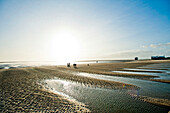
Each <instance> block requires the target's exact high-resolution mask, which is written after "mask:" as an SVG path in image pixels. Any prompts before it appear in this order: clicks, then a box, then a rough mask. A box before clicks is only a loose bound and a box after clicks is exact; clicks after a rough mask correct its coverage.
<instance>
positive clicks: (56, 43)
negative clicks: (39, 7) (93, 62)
mask: <svg viewBox="0 0 170 113" xmlns="http://www.w3.org/2000/svg"><path fill="white" fill-rule="evenodd" d="M79 50H80V46H79V42H78V38H77V37H76V36H75V35H73V33H71V32H68V31H60V32H57V33H56V34H55V35H54V36H53V38H52V40H51V48H50V56H51V58H52V60H56V61H59V62H62V63H65V62H70V61H74V60H77V57H79Z"/></svg>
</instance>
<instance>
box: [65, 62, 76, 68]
mask: <svg viewBox="0 0 170 113" xmlns="http://www.w3.org/2000/svg"><path fill="white" fill-rule="evenodd" d="M67 67H71V64H70V63H67ZM73 67H74V68H77V64H75V63H74V64H73Z"/></svg>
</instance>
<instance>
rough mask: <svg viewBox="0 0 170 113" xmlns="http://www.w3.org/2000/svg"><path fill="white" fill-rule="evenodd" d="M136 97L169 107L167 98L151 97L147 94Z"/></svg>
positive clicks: (169, 103) (169, 101)
mask: <svg viewBox="0 0 170 113" xmlns="http://www.w3.org/2000/svg"><path fill="white" fill-rule="evenodd" d="M138 99H139V100H142V101H144V102H148V103H152V104H156V105H161V106H165V107H170V100H168V99H160V98H152V97H147V96H139V97H138Z"/></svg>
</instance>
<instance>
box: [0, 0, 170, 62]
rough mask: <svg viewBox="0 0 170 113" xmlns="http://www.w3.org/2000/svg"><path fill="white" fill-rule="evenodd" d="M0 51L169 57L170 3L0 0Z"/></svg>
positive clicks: (21, 56)
mask: <svg viewBox="0 0 170 113" xmlns="http://www.w3.org/2000/svg"><path fill="white" fill-rule="evenodd" d="M0 53H1V54H0V61H8V60H28V61H29V60H35V61H36V60H44V61H46V60H68V59H69V58H71V59H72V60H79V59H132V58H134V57H135V56H139V58H150V56H151V55H166V56H170V1H169V0H48V1H47V0H0ZM69 60H70V59H69Z"/></svg>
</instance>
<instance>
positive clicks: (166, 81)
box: [148, 79, 170, 84]
mask: <svg viewBox="0 0 170 113" xmlns="http://www.w3.org/2000/svg"><path fill="white" fill-rule="evenodd" d="M148 80H150V81H155V82H162V83H168V84H170V80H162V79H148Z"/></svg>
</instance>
